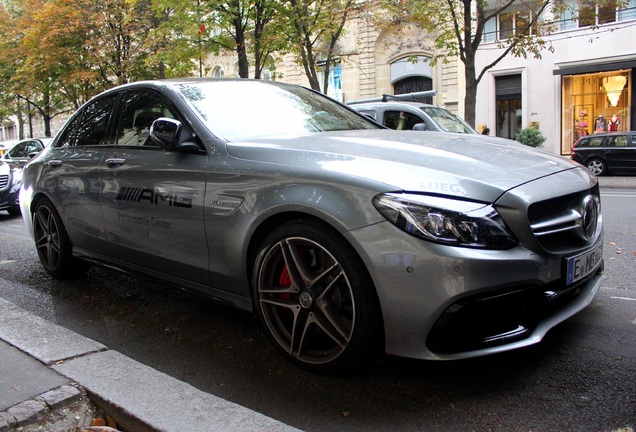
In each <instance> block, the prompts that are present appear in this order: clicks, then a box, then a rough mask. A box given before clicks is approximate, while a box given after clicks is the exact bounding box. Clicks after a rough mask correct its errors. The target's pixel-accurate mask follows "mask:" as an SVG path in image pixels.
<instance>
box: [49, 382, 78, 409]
mask: <svg viewBox="0 0 636 432" xmlns="http://www.w3.org/2000/svg"><path fill="white" fill-rule="evenodd" d="M81 395H82V392H81V391H79V389H77V388H76V387H73V386H72V385H63V386H61V387H58V388H56V389H53V390H51V391H48V392H46V393H43V394H41V395H40V397H39V398H41V399H42V400H43V401H44V403H46V404H47V405H48V406H49V408H50V409H52V410H54V409H57V408H59V407H61V406H63V405H68V404H69V403H71V402H73V401H74V400H75V399H77V398H79V397H80V396H81ZM39 398H38V399H39Z"/></svg>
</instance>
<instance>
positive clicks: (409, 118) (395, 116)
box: [384, 111, 424, 130]
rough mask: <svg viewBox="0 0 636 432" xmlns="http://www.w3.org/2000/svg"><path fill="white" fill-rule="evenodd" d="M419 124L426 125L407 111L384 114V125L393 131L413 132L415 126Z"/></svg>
mask: <svg viewBox="0 0 636 432" xmlns="http://www.w3.org/2000/svg"><path fill="white" fill-rule="evenodd" d="M417 123H424V120H422V119H421V118H419V117H418V116H416V115H414V114H411V113H408V112H405V111H386V112H385V113H384V125H385V126H386V127H389V128H391V129H397V130H413V126H415V125H416V124H417Z"/></svg>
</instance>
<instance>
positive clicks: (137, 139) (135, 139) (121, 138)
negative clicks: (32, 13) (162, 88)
mask: <svg viewBox="0 0 636 432" xmlns="http://www.w3.org/2000/svg"><path fill="white" fill-rule="evenodd" d="M121 103H122V107H123V108H122V110H121V115H120V117H119V122H118V125H117V133H116V137H117V144H118V145H124V146H150V147H157V146H156V145H155V144H154V143H153V142H152V140H151V139H150V126H151V125H152V122H153V121H155V120H157V119H158V118H159V117H168V118H175V115H174V113H173V111H172V110H171V109H170V107H169V105H168V103H167V102H166V101H165V99H163V98H162V97H161V96H159V95H158V94H156V93H154V92H152V91H148V90H143V91H134V92H127V93H126V94H125V95H124V96H123V98H122V101H121Z"/></svg>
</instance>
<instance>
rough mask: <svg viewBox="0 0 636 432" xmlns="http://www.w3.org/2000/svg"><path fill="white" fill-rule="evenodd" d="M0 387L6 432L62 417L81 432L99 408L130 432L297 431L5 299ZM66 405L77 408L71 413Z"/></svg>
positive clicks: (0, 315)
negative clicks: (93, 405) (137, 360)
mask: <svg viewBox="0 0 636 432" xmlns="http://www.w3.org/2000/svg"><path fill="white" fill-rule="evenodd" d="M0 389H1V390H0V432H5V431H14V430H18V428H21V427H25V426H26V427H27V428H28V425H34V424H35V423H36V422H37V421H38V420H40V421H42V419H45V418H46V417H47V416H51V415H53V414H55V415H58V416H59V415H60V413H62V414H63V415H67V416H69V417H70V419H69V422H70V423H69V424H70V425H71V426H70V429H68V430H72V428H73V426H78V427H79V429H77V430H78V431H79V430H81V428H85V427H87V426H90V421H91V420H92V419H91V418H89V417H90V415H91V414H92V411H91V407H92V403H93V402H94V403H95V404H96V405H97V406H98V407H99V408H101V409H103V410H104V412H105V413H106V414H107V415H109V416H110V417H112V418H113V419H114V420H115V421H116V422H117V427H118V429H120V430H122V431H126V432H146V431H148V432H150V431H175V432H176V431H178V432H184V431H248V432H249V431H274V432H276V431H281V432H292V431H298V429H295V428H292V427H290V426H287V425H285V424H284V423H281V422H279V421H277V420H274V419H272V418H269V417H267V416H264V415H262V414H259V413H257V412H255V411H253V410H250V409H248V408H245V407H242V406H240V405H237V404H235V403H232V402H229V401H226V400H224V399H221V398H219V397H217V396H214V395H211V394H209V393H205V392H202V391H200V390H198V389H196V388H195V387H193V386H191V385H190V384H187V383H185V382H182V381H179V380H177V379H175V378H172V377H170V376H169V375H166V374H164V373H162V372H159V371H157V370H155V369H152V368H150V367H148V366H145V365H143V364H141V363H139V362H136V361H135V360H133V359H130V358H128V357H125V356H124V355H122V354H120V353H118V352H116V351H112V350H109V349H108V348H107V347H105V346H104V345H102V344H100V343H98V342H96V341H93V340H91V339H88V338H85V337H84V336H81V335H79V334H77V333H74V332H72V331H70V330H68V329H66V328H63V327H60V326H58V325H56V324H53V323H51V322H49V321H46V320H44V319H42V318H40V317H38V316H35V315H33V314H30V313H29V312H27V311H25V310H23V309H20V308H19V307H17V306H16V305H14V304H13V303H11V302H8V301H6V300H3V299H0ZM87 395H88V398H87ZM89 398H90V401H89V400H88V399H89ZM71 405H73V406H72V407H71ZM64 407H71V408H69V409H67V410H66V411H65V410H64ZM78 407H79V408H78ZM78 411H79V412H78ZM85 421H88V422H89V423H83V422H85ZM80 422H82V423H80ZM20 430H23V429H20ZM33 430H50V429H36V428H34V429H33ZM55 432H66V431H65V430H59V429H55Z"/></svg>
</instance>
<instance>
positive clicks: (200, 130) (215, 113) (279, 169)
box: [20, 79, 603, 373]
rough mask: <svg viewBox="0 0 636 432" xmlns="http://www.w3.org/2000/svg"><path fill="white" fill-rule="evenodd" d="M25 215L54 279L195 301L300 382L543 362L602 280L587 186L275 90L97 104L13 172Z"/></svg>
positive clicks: (197, 88)
mask: <svg viewBox="0 0 636 432" xmlns="http://www.w3.org/2000/svg"><path fill="white" fill-rule="evenodd" d="M20 204H21V207H22V217H23V218H24V221H25V223H26V225H27V228H28V231H29V232H30V233H31V235H32V236H33V238H34V239H35V240H36V242H35V245H34V246H35V249H36V250H37V253H38V256H39V258H40V261H41V263H42V265H43V267H44V268H45V269H46V271H47V272H48V273H49V274H50V275H52V276H53V277H57V278H62V277H66V276H69V275H71V274H74V273H75V274H76V273H81V272H85V271H86V268H87V266H88V265H89V264H90V263H95V264H102V265H107V266H109V267H111V268H118V269H120V270H123V271H128V272H134V273H140V274H144V275H150V276H153V277H157V278H161V279H163V280H168V281H171V282H172V283H175V284H178V285H180V286H182V287H185V288H187V289H191V290H196V291H199V292H201V293H204V294H206V295H208V296H209V297H211V298H212V299H214V300H216V301H218V302H219V303H221V304H226V305H232V306H235V307H237V308H239V309H242V310H245V311H253V312H254V313H255V314H256V315H257V316H258V317H259V319H260V320H261V322H262V324H263V326H264V328H265V331H266V332H267V333H268V335H269V337H270V338H271V340H272V341H273V343H274V344H275V345H276V346H277V347H278V348H279V350H280V351H281V352H282V353H283V354H284V355H285V356H287V357H288V358H289V359H290V360H291V361H292V362H294V363H295V364H297V365H299V366H301V367H303V368H305V369H308V370H311V371H314V372H324V373H327V372H342V371H347V370H351V369H354V370H355V369H356V368H358V367H359V366H361V365H362V364H364V363H367V362H370V361H372V360H374V358H376V356H377V355H379V354H381V353H388V354H392V355H399V356H406V357H411V358H419V359H431V360H453V359H463V358H467V357H475V356H483V355H487V354H493V353H497V352H502V351H506V350H511V349H515V348H520V347H523V346H528V345H531V344H534V343H538V342H539V341H540V340H541V339H542V338H543V337H544V336H545V334H546V333H547V332H548V330H549V329H550V328H552V327H554V326H555V325H557V324H558V323H559V322H561V321H563V320H565V319H567V318H569V317H570V316H572V315H574V314H575V313H577V312H578V311H580V310H581V309H583V308H584V307H586V306H587V305H588V304H589V303H590V302H591V301H592V300H593V298H594V296H595V294H596V293H597V291H598V290H599V288H600V286H601V283H602V280H603V277H602V275H601V271H602V268H603V255H602V251H603V227H602V217H601V210H600V209H601V207H600V194H599V185H598V181H597V179H596V178H595V177H594V176H592V175H591V174H590V172H589V171H588V170H586V169H585V168H584V167H582V166H580V165H579V164H576V163H574V162H572V161H570V160H566V159H563V158H561V157H560V156H557V155H549V154H546V153H543V152H540V151H537V150H535V149H533V148H530V147H527V146H523V145H521V144H519V143H515V142H512V141H506V140H499V141H497V140H491V139H488V137H485V136H481V135H473V134H457V133H452V134H451V133H445V132H421V133H414V132H408V131H395V130H390V129H387V128H384V127H382V126H380V125H378V124H377V123H376V122H373V121H371V120H370V119H368V118H367V117H365V116H363V115H360V114H359V113H357V112H356V111H354V110H352V109H350V108H347V107H346V106H343V105H341V104H339V103H337V102H335V101H333V100H332V99H330V98H329V97H327V96H325V95H323V94H321V93H319V92H314V91H312V90H310V89H306V88H303V87H299V86H294V85H287V84H283V83H277V82H272V81H262V80H238V79H237V80H229V79H225V80H213V79H185V80H168V81H150V82H139V83H133V84H128V85H124V86H121V87H117V88H114V89H111V90H109V91H107V92H105V93H103V94H101V95H99V96H97V97H95V98H94V99H92V100H91V101H89V102H88V103H87V104H85V105H84V106H83V107H82V108H80V110H79V111H78V112H77V113H75V114H74V115H73V116H72V117H71V118H70V119H69V121H68V122H67V123H66V125H65V126H64V128H63V129H62V130H61V131H60V132H59V133H58V135H57V137H56V138H55V140H54V142H53V144H52V145H51V146H50V147H48V148H46V149H45V150H44V151H42V152H41V153H39V154H38V155H37V156H36V157H35V158H34V159H32V160H31V162H29V163H28V164H27V165H26V167H25V169H24V183H23V186H22V190H21V192H20Z"/></svg>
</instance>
